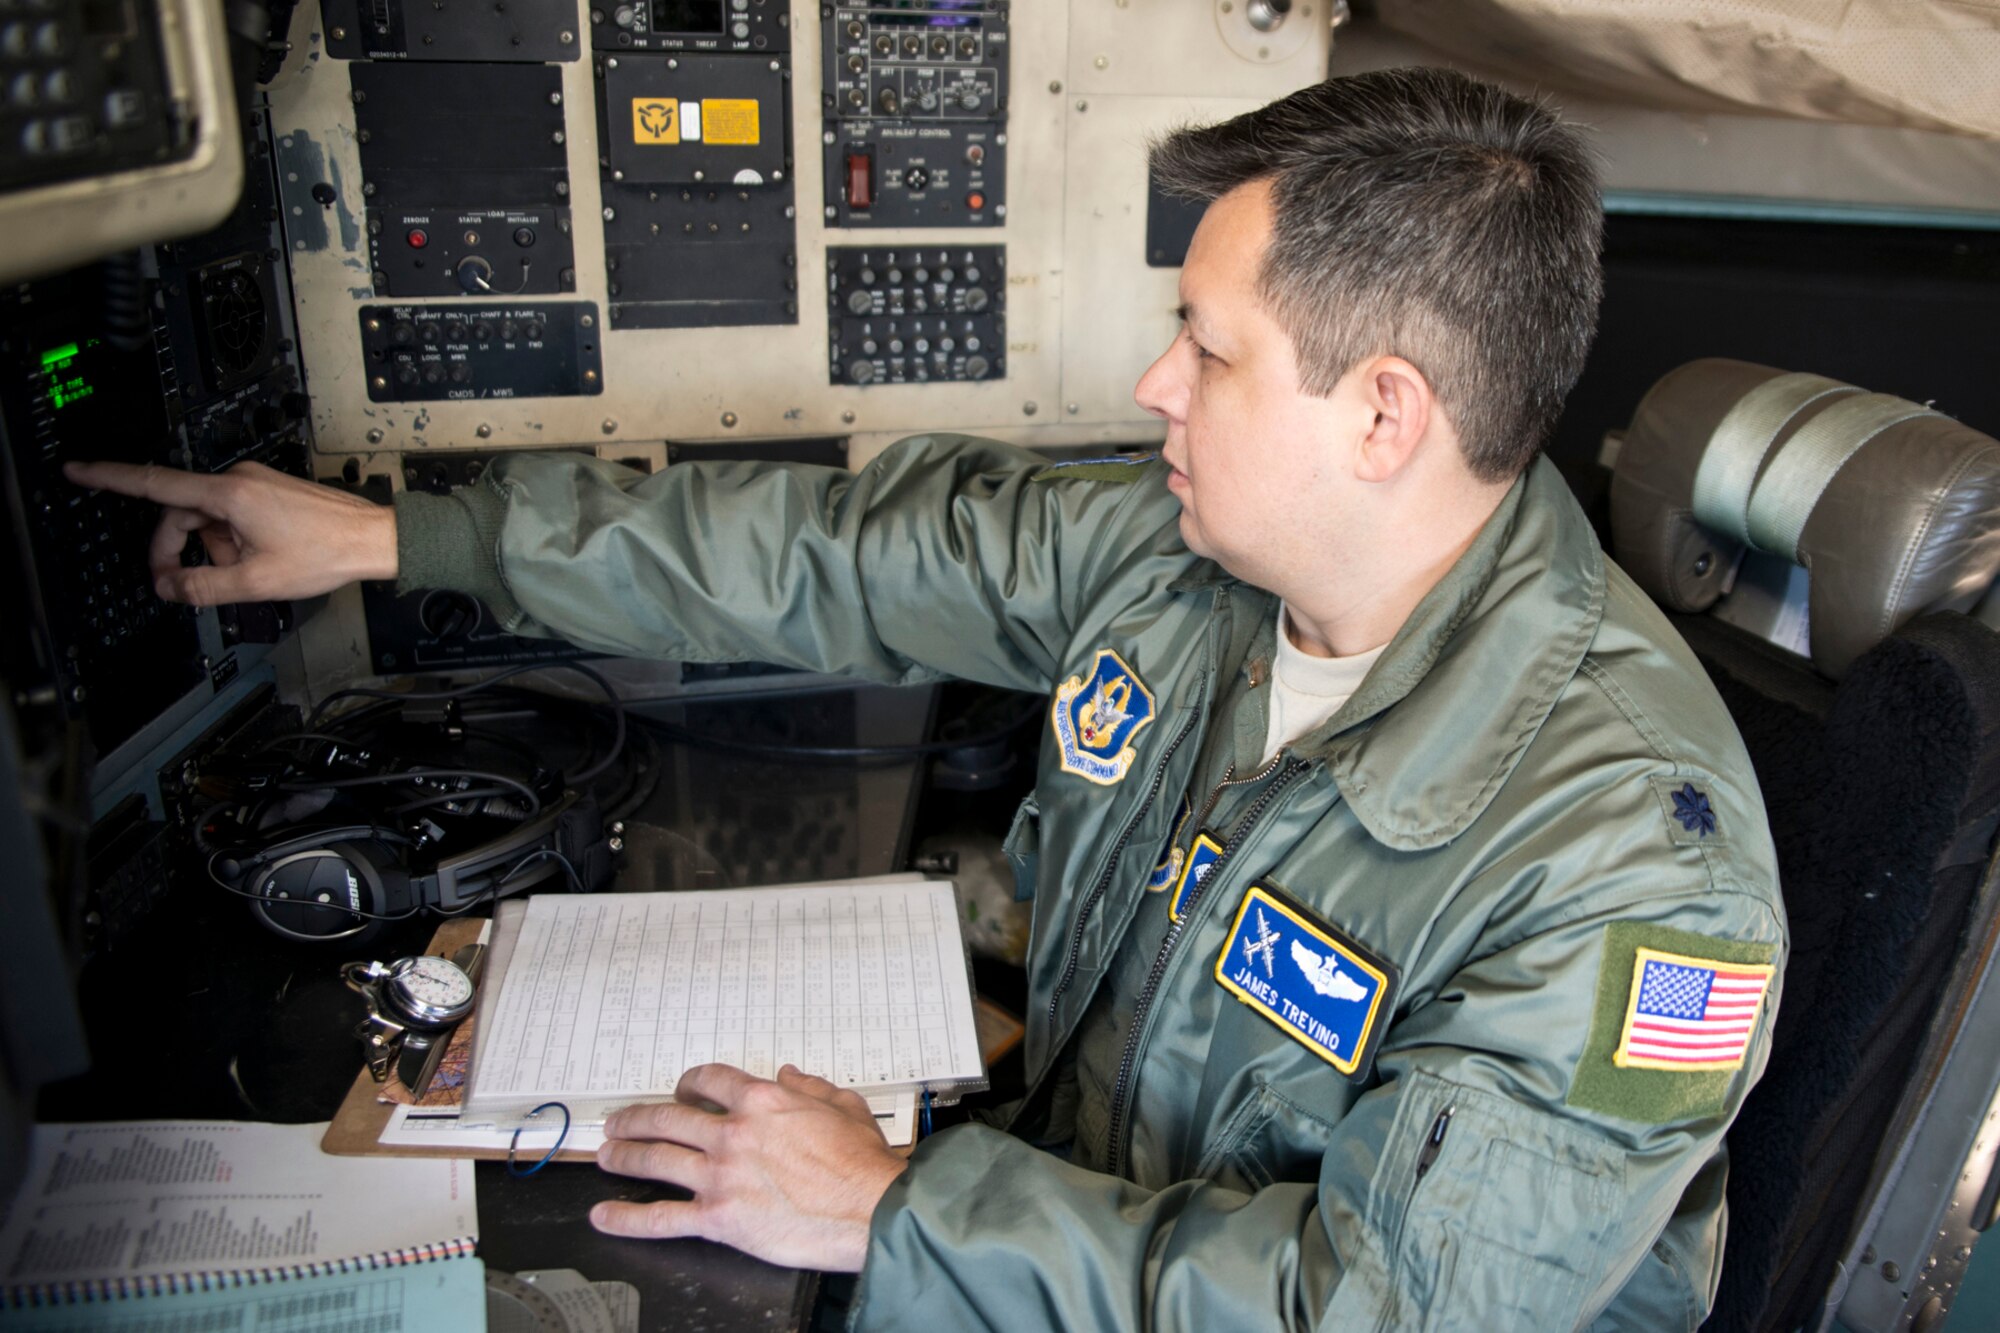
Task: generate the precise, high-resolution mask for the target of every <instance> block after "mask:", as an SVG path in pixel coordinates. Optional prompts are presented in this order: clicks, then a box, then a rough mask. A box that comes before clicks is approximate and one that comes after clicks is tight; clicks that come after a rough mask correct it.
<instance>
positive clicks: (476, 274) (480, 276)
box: [458, 255, 493, 296]
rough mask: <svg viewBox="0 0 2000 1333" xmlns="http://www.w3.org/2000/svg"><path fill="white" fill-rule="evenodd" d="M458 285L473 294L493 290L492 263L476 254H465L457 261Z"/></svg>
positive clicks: (476, 294) (478, 294)
mask: <svg viewBox="0 0 2000 1333" xmlns="http://www.w3.org/2000/svg"><path fill="white" fill-rule="evenodd" d="M458 285H459V286H460V287H462V288H464V289H465V291H466V292H467V293H468V294H470V295H473V296H481V295H484V294H486V293H488V292H491V291H492V290H493V265H491V264H489V263H487V262H486V261H485V260H484V259H482V258H480V257H479V256H478V255H467V256H466V257H465V258H463V259H461V260H459V261H458Z"/></svg>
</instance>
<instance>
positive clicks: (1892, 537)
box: [1611, 359, 2000, 679]
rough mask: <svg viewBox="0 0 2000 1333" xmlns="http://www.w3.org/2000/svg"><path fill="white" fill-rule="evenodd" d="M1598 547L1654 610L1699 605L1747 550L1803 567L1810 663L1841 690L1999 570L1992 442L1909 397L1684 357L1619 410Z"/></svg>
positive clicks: (1999, 459)
mask: <svg viewBox="0 0 2000 1333" xmlns="http://www.w3.org/2000/svg"><path fill="white" fill-rule="evenodd" d="M1611 541H1612V553H1613V555H1614V557H1615V558H1616V559H1617V561H1618V563H1619V564H1620V565H1622V566H1624V567H1625V570H1626V572H1628V573H1629V574H1631V575H1632V577H1633V578H1634V579H1635V580H1637V582H1638V583H1639V585H1640V586H1641V587H1643V588H1644V589H1645V590H1646V591H1647V592H1648V593H1650V594H1651V595H1652V596H1653V598H1654V600H1656V601H1658V602H1659V603H1660V604H1661V605H1662V606H1665V607H1667V608H1668V609H1669V610H1673V611H1685V612H1694V611H1705V610H1707V609H1708V608H1709V607H1710V606H1712V605H1714V603H1715V601H1716V599H1717V598H1718V597H1720V596H1721V595H1722V593H1723V590H1724V588H1725V586H1726V584H1727V580H1728V578H1729V576H1730V573H1731V571H1732V570H1733V569H1734V568H1735V565H1736V562H1737V558H1738V557H1739V556H1740V555H1741V554H1742V552H1743V550H1744V548H1745V547H1746V546H1747V547H1751V548H1754V549H1756V550H1760V551H1764V552H1767V553H1769V554H1772V555H1777V556H1781V557H1783V558H1784V559H1787V560H1790V561H1793V562H1794V563H1796V564H1799V565H1802V566H1804V567H1805V569H1806V570H1807V572H1808V573H1809V575H1810V577H1811V594H1810V603H1809V607H1808V613H1809V616H1810V620H1811V632H1812V660H1813V665H1814V666H1815V667H1817V668H1818V669H1819V671H1820V672H1821V673H1822V674H1824V675H1827V676H1829V677H1832V678H1835V679H1838V678H1839V677H1840V676H1841V675H1842V673H1844V672H1845V671H1846V670H1847V668H1848V666H1849V665H1850V664H1851V663H1852V662H1853V661H1854V659H1855V658H1857V657H1859V656H1860V655H1861V654H1862V653H1865V652H1867V651H1868V649H1870V648H1872V647H1873V646H1874V645H1875V644H1877V643H1878V642H1880V641H1881V640H1882V639H1884V638H1886V637H1887V636H1888V635H1889V634H1890V633H1891V632H1892V631H1893V630H1895V628H1896V627H1897V626H1898V625H1900V624H1902V623H1903V622H1904V621H1905V620H1908V619H1910V618H1911V617H1912V616H1915V615H1918V614H1920V613H1922V612H1926V611H1941V610H1955V611H1964V610H1968V609H1970V608H1971V607H1972V605H1973V604H1974V603H1975V602H1977V601H1978V600H1979V598H1980V596H1981V594H1983V593H1984V592H1985V591H1986V589H1987V586H1988V585H1989V584H1991V583H1992V582H1993V579H1994V575H1995V573H1996V572H2000V441H1996V440H1994V439H1992V438H1991V437H1990V436H1986V435H1982V434H1980V433H1979V432H1978V431H1976V430H1973V429H1971V428H1970V427H1968V426H1963V425H1960V424H1959V423H1958V422H1956V421H1953V420H1952V419H1951V418H1950V417H1947V416H1945V415H1943V414H1942V413H1940V412H1936V411H1933V410H1931V409H1930V408H1927V407H1925V406H1923V405H1921V404H1918V403H1912V402H1909V401H1907V400H1905V399H1901V398H1891V397H1889V396H1888V395H1886V394H1873V393H1867V392H1865V391H1863V390H1861V389H1857V388H1855V387H1854V386H1853V385H1851V384H1841V383H1839V382H1838V381H1835V380H1828V379H1823V378H1821V377H1819V376H1817V375H1797V374H1787V373H1786V372H1784V371H1781V370H1773V369H1771V368H1770V367H1768V366H1755V365H1751V364H1750V363H1748V362H1745V361H1724V360H1719V359H1718V360H1705V361H1692V362H1689V363H1688V364H1687V365H1685V366H1682V367H1680V368H1679V369H1678V370H1674V371H1672V372H1670V373H1669V374H1667V375H1666V376H1665V377H1663V378H1662V379H1661V380H1660V381H1659V382H1658V383H1657V384H1655V385H1654V386H1653V387H1652V388H1651V389H1650V390H1648V391H1647V394H1646V396H1645V398H1644V399H1642V400H1641V401H1640V403H1639V407H1638V409H1637V411H1635V412H1634V413H1633V416H1632V425H1631V427H1630V428H1629V429H1628V430H1627V431H1626V432H1625V440H1624V444H1623V445H1622V447H1621V448H1620V450H1619V453H1618V459H1617V465H1616V468H1615V469H1614V472H1613V475H1612V480H1611Z"/></svg>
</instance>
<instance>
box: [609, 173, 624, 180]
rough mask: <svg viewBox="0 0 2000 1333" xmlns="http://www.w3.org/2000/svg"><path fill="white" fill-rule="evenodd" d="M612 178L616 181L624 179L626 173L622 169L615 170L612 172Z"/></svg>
mask: <svg viewBox="0 0 2000 1333" xmlns="http://www.w3.org/2000/svg"><path fill="white" fill-rule="evenodd" d="M611 179H612V180H615V181H622V180H624V179H625V173H624V172H622V171H614V172H612V173H611Z"/></svg>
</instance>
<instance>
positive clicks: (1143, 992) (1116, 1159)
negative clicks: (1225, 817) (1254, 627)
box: [1104, 751, 1312, 1176]
mask: <svg viewBox="0 0 2000 1333" xmlns="http://www.w3.org/2000/svg"><path fill="white" fill-rule="evenodd" d="M1282 757H1283V752H1282V751H1281V752H1280V753H1279V754H1278V755H1275V756H1273V757H1272V759H1271V762H1270V763H1268V764H1266V765H1265V766H1264V767H1263V768H1262V769H1260V770H1259V771H1258V773H1256V774H1253V775H1252V776H1251V777H1249V778H1244V779H1242V781H1244V782H1250V781H1254V780H1255V778H1256V777H1258V776H1261V775H1262V774H1264V773H1268V772H1270V771H1271V769H1272V768H1273V767H1274V766H1275V765H1277V764H1278V762H1279V759H1280V758H1282ZM1311 767H1312V765H1311V764H1309V763H1307V762H1306V761H1304V760H1303V759H1291V760H1286V761H1285V763H1284V766H1283V767H1281V768H1279V769H1278V772H1277V776H1276V777H1275V778H1274V779H1273V780H1272V782H1271V785H1270V786H1269V787H1266V788H1265V789H1264V791H1263V793H1262V794H1261V795H1259V796H1258V797H1257V800H1256V803H1255V804H1253V805H1252V806H1251V807H1250V809H1249V811H1248V812H1247V813H1246V814H1245V815H1244V816H1243V820H1242V822H1241V823H1239V824H1238V825H1237V826H1236V831H1235V832H1234V833H1232V834H1230V835H1229V841H1228V842H1227V843H1225V844H1223V847H1222V850H1221V851H1220V852H1218V853H1217V854H1216V858H1215V860H1214V861H1213V862H1212V863H1211V864H1210V865H1209V868H1208V874H1207V875H1205V876H1204V877H1203V878H1202V880H1201V882H1200V883H1199V884H1196V885H1194V886H1193V887H1192V888H1190V889H1189V890H1188V897H1187V900H1186V901H1185V902H1183V903H1182V904H1181V917H1180V920H1178V921H1176V922H1174V923H1172V924H1171V925H1169V926H1168V927H1167V937H1166V938H1165V939H1164V940H1162V941H1161V942H1160V950H1159V952H1158V953H1156V954H1154V955H1153V966H1152V968H1151V969H1150V970H1149V971H1148V972H1147V973H1146V984H1145V986H1143V987H1142V988H1141V989H1140V991H1139V1002H1138V1004H1137V1005H1135V1006H1134V1007H1133V1010H1132V1026H1131V1028H1130V1030H1129V1031H1127V1032H1126V1034H1125V1051H1124V1053H1123V1054H1122V1055H1121V1056H1120V1057H1119V1059H1118V1080H1117V1082H1116V1083H1115V1084H1113V1085H1112V1090H1111V1114H1110V1118H1109V1121H1108V1125H1107V1128H1106V1130H1105V1135H1104V1146H1105V1157H1106V1160H1107V1163H1108V1165H1109V1166H1110V1169H1111V1171H1112V1173H1113V1174H1114V1175H1119V1176H1123V1175H1124V1174H1125V1167H1126V1162H1125V1153H1126V1149H1127V1148H1128V1147H1129V1145H1128V1144H1127V1143H1126V1142H1125V1117H1126V1111H1127V1107H1126V1098H1127V1096H1128V1094H1129V1093H1130V1092H1131V1085H1132V1071H1133V1068H1134V1066H1135V1065H1136V1063H1137V1061H1138V1056H1139V1036H1140V1034H1141V1033H1142V1032H1143V1031H1144V1030H1145V1027H1146V1015H1147V1012H1148V1011H1149V1010H1151V1008H1152V1006H1153V999H1154V997H1155V996H1156V995H1157V994H1158V993H1159V989H1160V982H1161V981H1163V980H1165V978H1166V975H1167V964H1168V962H1169V961H1171V959H1172V958H1173V952H1174V945H1175V944H1176V943H1178V942H1179V940H1180V937H1181V931H1182V930H1183V929H1185V928H1186V926H1187V924H1188V922H1190V921H1192V920H1194V909H1195V907H1196V905H1197V904H1198V903H1200V902H1201V897H1202V893H1203V891H1204V890H1206V889H1207V887H1208V886H1209V885H1210V884H1213V883H1215V882H1216V879H1217V877H1218V876H1219V875H1220V874H1221V873H1222V867H1223V865H1224V864H1225V863H1226V862H1227V861H1228V860H1229V858H1230V856H1231V854H1233V853H1234V852H1235V851H1236V849H1237V848H1239V847H1241V846H1242V845H1243V843H1244V841H1245V840H1246V839H1248V838H1249V836H1250V832H1251V830H1252V829H1254V828H1256V827H1257V821H1258V820H1259V819H1261V818H1262V817H1263V815H1264V812H1265V811H1266V810H1268V809H1269V808H1270V807H1271V804H1272V803H1273V802H1274V801H1276V800H1277V799H1278V797H1279V796H1280V795H1281V794H1282V793H1283V792H1284V790H1285V788H1287V787H1289V786H1290V785H1291V784H1292V783H1293V781H1295V780H1296V779H1297V778H1298V777H1299V775H1300V774H1302V773H1304V772H1306V770H1308V769H1310V768H1311ZM1227 771H1228V772H1233V771H1234V766H1233V765H1232V766H1231V768H1230V769H1229V770H1227ZM1226 785H1232V784H1230V783H1229V782H1228V780H1227V772H1225V778H1224V782H1223V783H1222V784H1219V785H1218V786H1217V787H1216V789H1215V791H1214V792H1213V793H1211V794H1210V796H1209V799H1208V803H1207V804H1206V805H1204V806H1203V807H1202V809H1203V812H1204V814H1206V812H1207V811H1209V810H1212V809H1213V808H1214V806H1215V801H1216V797H1217V796H1219V795H1220V794H1221V792H1222V787H1223V786H1226ZM1196 827H1197V829H1198V828H1199V827H1200V826H1199V825H1196Z"/></svg>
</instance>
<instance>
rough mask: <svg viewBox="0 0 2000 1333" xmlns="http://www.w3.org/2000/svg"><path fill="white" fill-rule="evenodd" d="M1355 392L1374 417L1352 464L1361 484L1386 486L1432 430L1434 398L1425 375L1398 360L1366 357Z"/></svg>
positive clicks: (1358, 371)
mask: <svg viewBox="0 0 2000 1333" xmlns="http://www.w3.org/2000/svg"><path fill="white" fill-rule="evenodd" d="M1352 373H1353V374H1354V376H1355V378H1356V381H1357V382H1356V386H1355V387H1356V388H1357V389H1358V390H1359V391H1360V394H1361V398H1362V401H1363V403H1364V404H1365V405H1366V406H1367V407H1368V409H1369V410H1370V411H1372V412H1373V413H1374V415H1375V421H1374V424H1373V426H1371V427H1370V428H1369V430H1368V433H1367V434H1366V435H1365V436H1364V437H1363V438H1362V441H1361V448H1360V450H1359V451H1358V454H1357V456H1356V459H1355V475H1356V476H1357V477H1358V478H1359V479H1360V480H1362V481H1377V482H1380V481H1390V480H1393V479H1394V478H1395V477H1396V476H1397V475H1398V474H1399V473H1401V472H1402V470H1403V469H1404V468H1405V467H1407V466H1409V463H1410V460H1411V459H1412V458H1413V457H1415V456H1416V452H1417V446H1418V445H1419V444H1421V443H1422V442H1423V439H1424V436H1425V434H1426V433H1427V432H1428V431H1429V430H1430V428H1431V417H1432V413H1434V412H1435V411H1436V410H1437V398H1436V395H1434V394H1433V393H1432V392H1431V384H1430V381H1429V380H1427V379H1425V378H1424V373H1423V372H1422V371H1421V370H1418V369H1417V368H1416V367H1415V366H1413V365H1411V364H1410V363H1409V362H1408V361H1405V360H1404V359H1403V358H1402V357H1400V356H1376V357H1370V358H1369V359H1368V360H1366V361H1364V362H1362V363H1361V364H1360V365H1358V366H1356V367H1355V368H1354V371H1353V372H1352Z"/></svg>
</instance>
